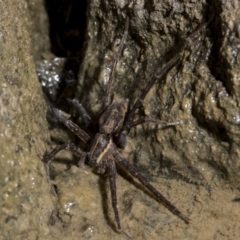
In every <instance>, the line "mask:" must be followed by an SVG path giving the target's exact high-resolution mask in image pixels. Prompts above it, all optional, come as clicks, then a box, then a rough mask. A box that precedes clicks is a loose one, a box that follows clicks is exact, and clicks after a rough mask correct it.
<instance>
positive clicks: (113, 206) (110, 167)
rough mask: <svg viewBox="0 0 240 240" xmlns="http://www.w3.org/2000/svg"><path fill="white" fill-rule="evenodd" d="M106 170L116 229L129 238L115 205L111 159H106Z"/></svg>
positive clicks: (113, 164)
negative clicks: (123, 228)
mask: <svg viewBox="0 0 240 240" xmlns="http://www.w3.org/2000/svg"><path fill="white" fill-rule="evenodd" d="M107 171H108V175H109V183H110V191H111V199H112V208H113V211H114V215H115V221H116V223H117V228H118V231H120V232H121V233H123V234H124V235H126V236H127V237H128V238H131V236H130V235H129V234H128V233H126V232H124V231H123V230H122V227H121V222H120V217H119V211H118V206H117V190H116V189H117V187H116V173H117V170H116V165H115V162H114V161H113V159H111V161H108V163H107Z"/></svg>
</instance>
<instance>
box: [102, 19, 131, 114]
mask: <svg viewBox="0 0 240 240" xmlns="http://www.w3.org/2000/svg"><path fill="white" fill-rule="evenodd" d="M128 27H129V18H128V17H127V19H126V22H125V29H124V34H123V36H122V39H121V42H120V44H119V49H118V52H117V53H116V55H115V59H114V63H113V66H112V69H111V73H110V77H109V81H108V85H107V89H106V92H105V97H104V99H103V104H102V111H103V112H104V110H105V109H106V108H107V107H108V106H109V105H110V91H111V88H112V81H113V77H114V73H115V69H116V66H117V62H118V60H119V57H120V54H121V51H122V49H123V45H124V42H125V40H126V38H127V33H128Z"/></svg>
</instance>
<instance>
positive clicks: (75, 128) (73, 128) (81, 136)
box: [51, 107, 90, 143]
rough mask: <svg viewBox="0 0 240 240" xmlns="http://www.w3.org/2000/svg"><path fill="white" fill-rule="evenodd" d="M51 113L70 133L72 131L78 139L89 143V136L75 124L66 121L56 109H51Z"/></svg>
mask: <svg viewBox="0 0 240 240" xmlns="http://www.w3.org/2000/svg"><path fill="white" fill-rule="evenodd" d="M51 113H52V114H53V115H54V116H55V117H56V118H57V120H58V121H59V122H61V123H62V124H64V125H65V126H66V127H67V128H68V129H69V130H70V131H72V132H73V133H74V134H75V135H76V136H78V137H79V139H81V140H82V141H83V142H84V143H87V142H89V141H90V136H89V135H88V134H87V133H86V132H85V131H84V130H82V129H81V128H80V127H79V126H78V125H77V124H75V123H73V122H72V121H71V120H69V119H67V118H66V117H64V116H63V115H62V114H61V111H60V110H59V109H57V108H54V107H51Z"/></svg>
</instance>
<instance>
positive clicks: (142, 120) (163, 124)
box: [129, 117, 180, 129]
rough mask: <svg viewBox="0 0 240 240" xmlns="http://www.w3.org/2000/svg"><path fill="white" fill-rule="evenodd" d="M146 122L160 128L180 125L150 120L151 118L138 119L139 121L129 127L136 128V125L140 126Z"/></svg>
mask: <svg viewBox="0 0 240 240" xmlns="http://www.w3.org/2000/svg"><path fill="white" fill-rule="evenodd" d="M146 122H152V123H155V124H158V125H160V126H161V127H167V126H175V125H178V124H180V122H165V121H160V120H158V119H155V118H151V117H144V118H140V119H138V120H136V121H134V122H132V123H131V124H130V126H129V127H130V129H131V128H132V127H136V126H137V125H140V124H143V123H146Z"/></svg>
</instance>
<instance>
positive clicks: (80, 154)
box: [42, 143, 87, 196]
mask: <svg viewBox="0 0 240 240" xmlns="http://www.w3.org/2000/svg"><path fill="white" fill-rule="evenodd" d="M62 150H68V151H70V152H72V153H73V154H74V155H75V156H77V157H80V161H79V162H80V163H82V162H84V161H85V158H86V155H87V154H86V153H85V152H83V151H82V149H81V148H79V147H77V146H76V145H74V144H73V143H63V144H61V145H58V146H56V147H55V148H54V149H53V150H52V151H51V152H50V153H49V154H47V155H46V156H44V158H43V160H42V161H43V163H44V168H45V170H46V175H47V182H48V184H49V185H50V188H51V192H52V193H53V194H54V195H55V196H57V193H56V191H55V189H54V187H53V185H52V184H51V179H50V170H49V164H50V163H51V161H52V160H53V158H54V157H55V156H56V155H57V153H58V152H60V151H62Z"/></svg>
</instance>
